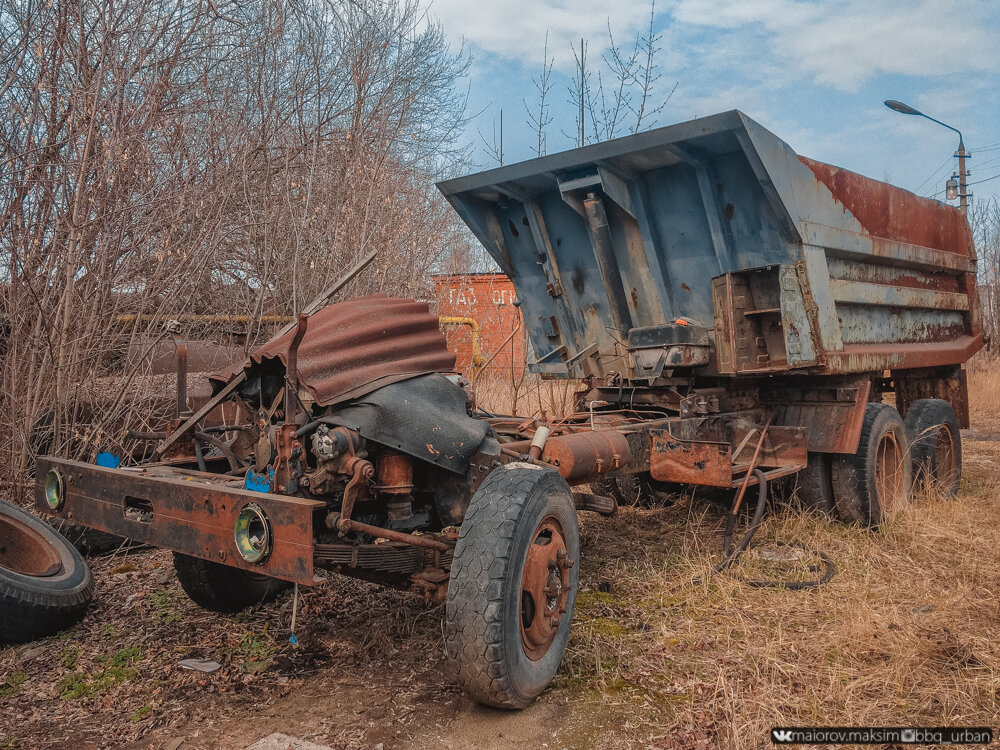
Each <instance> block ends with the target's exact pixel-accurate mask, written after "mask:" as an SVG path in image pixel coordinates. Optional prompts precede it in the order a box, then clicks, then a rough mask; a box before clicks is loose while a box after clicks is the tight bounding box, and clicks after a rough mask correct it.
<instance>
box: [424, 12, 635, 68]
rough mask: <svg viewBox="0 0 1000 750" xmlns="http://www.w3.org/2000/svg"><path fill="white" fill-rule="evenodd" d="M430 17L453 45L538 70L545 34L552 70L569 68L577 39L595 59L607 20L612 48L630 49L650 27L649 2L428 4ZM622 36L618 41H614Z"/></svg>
mask: <svg viewBox="0 0 1000 750" xmlns="http://www.w3.org/2000/svg"><path fill="white" fill-rule="evenodd" d="M429 8H430V15H431V16H432V17H436V18H437V19H438V20H439V21H441V23H442V24H443V25H444V29H445V32H446V33H447V34H448V36H449V38H450V39H452V40H456V41H457V40H458V39H461V38H464V39H465V40H467V41H469V42H472V43H473V44H475V45H476V46H477V47H479V48H481V49H484V50H486V51H488V52H492V53H494V54H496V55H499V56H501V57H503V58H506V59H509V60H518V61H520V62H523V63H525V64H527V65H541V63H542V59H543V58H542V50H543V46H544V43H545V32H546V31H548V34H549V57H550V58H555V62H556V67H557V68H558V69H559V70H563V71H567V70H572V68H573V47H577V48H578V47H579V44H580V39H581V37H582V38H584V39H586V40H587V42H588V52H587V54H588V56H590V57H591V59H596V57H597V56H598V55H600V54H601V52H603V51H604V50H605V49H607V47H608V19H609V17H610V19H611V29H612V31H613V32H614V33H615V35H616V40H615V41H616V43H618V44H622V43H625V42H627V43H628V44H631V41H632V39H634V37H635V34H636V33H637V32H641V30H642V29H643V28H644V27H645V26H646V24H648V23H649V8H650V5H649V0H617V2H614V3H613V4H609V3H608V2H607V1H606V0H537V1H536V2H532V1H531V0H513V1H511V0H492V1H486V2H483V1H482V0H471V1H470V0H432V1H431V2H430V3H429ZM618 37H620V38H618Z"/></svg>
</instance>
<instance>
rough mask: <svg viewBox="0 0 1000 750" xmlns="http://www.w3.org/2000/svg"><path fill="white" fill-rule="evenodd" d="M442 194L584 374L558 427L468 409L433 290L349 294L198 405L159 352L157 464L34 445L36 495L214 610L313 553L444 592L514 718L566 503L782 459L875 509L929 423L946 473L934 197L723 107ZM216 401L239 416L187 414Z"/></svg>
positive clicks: (950, 223) (941, 238) (714, 478)
mask: <svg viewBox="0 0 1000 750" xmlns="http://www.w3.org/2000/svg"><path fill="white" fill-rule="evenodd" d="M441 188H442V191H443V192H444V194H445V195H446V196H447V197H448V199H449V200H450V201H451V202H452V203H453V205H454V206H455V208H456V210H458V212H459V213H460V214H461V215H462V217H463V219H465V221H466V222H467V223H468V224H469V225H470V227H471V228H472V229H473V231H474V232H475V233H476V234H477V235H478V236H479V238H480V240H481V241H482V242H483V244H484V246H485V247H486V248H487V250H488V251H489V252H490V253H491V254H492V255H493V256H494V258H495V259H496V260H497V262H498V263H499V264H500V266H501V268H503V270H504V271H505V272H506V273H507V274H508V275H509V276H510V277H511V279H512V281H513V282H514V284H515V288H516V289H517V291H518V295H519V298H520V301H521V305H522V312H523V315H524V321H525V328H526V330H527V332H528V334H529V337H530V339H531V344H532V349H533V351H534V355H535V359H534V360H533V361H532V362H529V366H530V368H531V369H532V370H534V371H535V372H539V373H541V374H542V375H543V376H546V377H563V378H574V379H575V380H578V381H579V382H580V384H581V385H580V390H579V391H578V392H577V393H576V395H575V401H574V413H573V414H571V415H569V416H566V417H562V418H559V419H547V418H545V417H544V416H542V417H521V416H504V415H496V414H492V413H490V412H487V411H485V410H483V409H481V408H478V407H477V406H476V404H475V403H474V397H473V395H472V393H470V392H469V391H468V390H467V389H466V388H464V387H463V384H462V383H461V382H460V379H459V378H457V376H453V375H451V376H449V375H446V374H444V373H448V372H450V371H451V370H452V368H453V367H454V362H455V359H454V355H453V354H451V353H450V352H448V351H447V349H446V347H445V345H444V339H443V337H442V336H441V334H440V332H439V330H438V324H437V319H436V318H435V316H433V315H431V314H430V312H429V310H428V308H427V306H426V305H424V304H421V303H416V302H412V301H407V300H396V299H391V298H388V297H384V296H373V297H367V298H362V299H359V300H352V301H349V302H342V303H338V304H335V305H329V306H327V307H323V308H317V309H312V310H309V312H310V314H309V315H302V316H300V317H299V318H298V320H297V322H296V323H295V324H294V326H292V327H289V329H287V330H286V331H284V332H283V333H282V334H280V335H279V336H277V337H275V339H272V340H271V341H270V342H268V343H267V344H265V345H264V346H262V347H260V348H258V349H256V350H255V351H254V352H252V353H251V356H250V358H249V360H248V361H247V362H246V363H244V364H243V366H241V367H240V368H237V369H236V370H235V371H232V372H225V373H219V374H217V375H216V376H214V387H215V396H214V397H213V400H212V401H210V402H209V403H208V404H206V405H205V406H203V407H202V408H201V409H199V410H198V412H197V413H195V414H191V413H190V412H188V410H187V403H186V399H185V394H184V387H185V386H184V384H185V377H184V372H183V365H182V362H183V357H179V358H178V364H179V372H178V406H177V415H176V418H175V419H174V421H173V422H171V424H170V427H169V429H168V430H167V432H166V433H165V434H163V435H150V436H149V437H150V439H152V440H156V441H158V445H157V447H156V450H155V460H154V461H150V462H146V463H144V464H141V465H138V466H126V467H115V468H111V467H107V466H95V465H90V464H85V463H81V462H74V461H68V460H64V459H59V458H54V457H43V458H40V459H39V461H38V472H39V473H38V476H39V483H38V487H37V490H36V502H37V505H38V507H39V508H40V509H42V510H43V511H46V512H48V513H51V514H54V515H57V516H59V517H63V518H67V519H71V520H73V521H75V522H77V523H81V524H84V525H86V526H89V527H92V528H96V529H100V530H103V531H108V532H112V533H115V534H120V535H122V536H126V537H129V538H132V539H135V540H138V541H142V542H147V543H149V544H152V545H155V546H158V547H165V548H168V549H171V550H173V551H174V552H175V554H176V556H175V565H176V566H177V570H178V575H179V577H180V579H181V583H182V585H183V586H184V587H185V590H187V591H188V593H189V594H191V595H192V598H194V599H195V600H196V601H198V602H199V603H203V604H205V605H206V606H212V607H216V608H219V609H236V608H239V607H240V606H245V605H248V604H251V603H253V602H254V601H259V600H260V599H262V598H264V597H265V596H267V595H270V593H273V591H274V590H275V589H274V587H268V586H266V585H263V584H262V583H261V582H262V581H271V580H280V581H285V582H293V583H298V584H302V585H312V584H313V583H315V582H316V580H317V578H316V571H317V569H327V570H334V571H338V572H341V573H344V574H348V575H353V576H357V577H360V578H364V579H367V580H372V581H376V582H379V583H382V584H386V585H390V586H397V587H402V588H408V589H411V590H413V591H416V592H419V593H422V594H424V595H426V596H428V597H431V598H435V599H438V600H447V610H446V611H447V615H446V620H447V637H446V642H447V647H448V652H449V656H451V658H452V659H453V660H454V661H455V662H456V663H457V666H458V674H459V679H460V681H461V682H462V684H463V685H464V686H465V687H466V688H467V689H468V690H469V692H470V693H471V694H472V695H473V696H474V697H475V698H477V699H478V700H481V701H483V702H486V703H490V704H493V705H498V706H505V707H522V706H524V705H527V703H528V702H530V701H531V700H532V699H533V698H534V697H535V696H537V695H538V694H539V693H540V692H541V690H542V689H544V687H545V685H546V684H547V683H548V681H549V680H550V679H551V677H552V676H553V675H554V673H555V670H556V669H557V668H558V663H559V659H560V657H561V653H562V649H563V648H564V646H565V642H566V639H567V638H568V632H569V630H568V629H569V621H570V619H571V617H572V610H573V604H574V600H575V596H576V590H577V581H578V575H579V566H578V565H577V561H578V558H579V535H578V533H577V528H576V516H575V511H576V510H587V511H594V512H598V513H602V514H606V515H611V514H613V513H614V512H615V511H616V509H617V505H616V500H617V499H628V500H632V501H634V500H635V494H634V493H632V495H631V497H627V495H628V494H629V493H626V492H623V491H621V490H620V487H621V485H620V480H622V479H623V478H629V477H631V478H635V480H636V481H637V482H638V483H639V484H638V485H634V486H641V487H642V488H643V492H645V493H647V494H649V493H652V494H653V495H655V494H663V493H668V492H671V491H672V490H673V489H674V488H676V487H678V486H683V485H701V486H707V487H715V488H718V489H722V490H737V491H736V492H735V493H734V494H736V497H737V499H736V501H735V503H734V509H735V508H736V507H738V505H739V502H740V500H741V499H742V498H743V496H744V493H745V492H746V490H747V488H748V487H750V486H751V485H755V484H758V483H764V484H765V487H762V490H763V489H766V485H767V484H768V483H770V482H771V481H773V480H778V479H781V478H783V477H790V476H792V475H795V474H797V473H799V472H803V473H802V477H803V478H804V480H803V483H802V489H803V490H804V495H805V496H806V500H807V501H808V502H807V504H808V505H811V506H812V507H814V508H817V509H820V510H824V511H826V512H829V513H832V514H836V515H839V516H840V517H841V518H842V519H843V520H845V521H857V522H860V523H863V524H868V525H872V526H877V525H879V524H880V523H882V522H884V521H885V520H887V519H888V518H890V517H891V515H892V513H894V512H895V511H896V510H897V509H898V507H899V505H900V504H901V503H902V501H903V500H904V499H905V495H906V493H907V492H908V489H909V480H910V440H911V438H913V437H915V436H919V434H921V433H924V432H927V433H928V434H931V435H933V436H934V440H933V441H932V442H931V443H930V444H928V443H927V441H926V440H925V441H924V443H923V444H922V447H921V448H920V451H921V452H919V455H918V451H917V450H916V448H915V449H914V454H913V456H914V461H915V462H916V463H917V464H918V466H917V468H918V469H919V468H924V469H927V470H928V471H930V472H931V473H933V472H938V473H947V472H951V473H952V474H955V473H956V472H957V471H958V470H959V469H960V460H961V458H960V456H961V454H960V442H959V433H958V430H959V427H960V426H962V427H964V426H967V423H968V405H967V395H966V386H965V380H964V373H963V371H962V369H961V365H962V363H963V362H965V361H966V360H967V359H968V358H969V357H970V356H971V355H972V354H973V353H974V352H975V351H976V350H977V349H978V348H979V347H980V346H981V345H982V336H981V331H980V324H979V317H978V309H977V303H976V298H975V283H974V282H975V254H974V251H973V249H972V244H971V239H970V237H969V233H968V226H967V225H966V224H965V222H964V219H963V218H962V217H961V216H960V215H958V214H957V212H956V211H954V209H951V208H949V207H945V206H941V205H940V204H937V203H935V202H933V201H927V200H926V199H920V198H917V197H916V196H913V195H911V194H909V193H904V192H903V191H900V190H898V189H895V188H891V187H889V186H885V185H883V184H882V183H877V182H875V181H873V180H867V179H866V178H863V177H860V176H858V175H853V174H851V173H846V172H843V171H840V170H835V168H832V167H828V166H827V165H822V164H819V163H817V162H811V161H809V160H805V159H800V158H799V157H797V156H796V155H795V154H794V153H793V152H791V150H790V149H789V148H788V147H787V146H786V145H785V144H783V143H782V142H781V141H779V140H778V139H777V138H775V137H774V136H773V135H771V134H770V133H768V132H767V131H766V130H764V129H763V128H761V127H760V126H759V125H757V124H756V123H753V122H752V121H751V120H749V119H748V118H746V117H745V116H743V115H742V114H740V113H726V114H724V115H717V116H715V117H711V118H703V119H702V120H699V121H695V122H694V123H684V124H682V125H678V126H672V127H669V128H664V129H661V130H659V131H654V132H652V133H646V134H642V135H639V136H632V137H629V138H624V139H620V140H618V141H614V142H611V143H608V144H600V145H598V146H593V147H586V148H583V149H577V150H576V151H572V152H568V153H567V154H559V155H555V156H553V157H546V158H544V159H541V160H536V161H534V162H528V163H526V164H522V165H514V166H512V167H505V168H501V169H499V170H494V171H492V172H487V173H484V174H482V175H474V176H472V177H468V178H461V179H459V180H454V181H451V182H449V183H444V184H442V186H441ZM692 196H693V199H692ZM685 201H687V204H685V205H683V206H681V207H680V208H683V210H680V209H679V208H677V207H671V203H677V204H681V203H684V202H685ZM674 225H676V226H674ZM890 393H891V394H894V399H895V400H894V403H895V409H894V408H893V407H890V406H888V405H886V404H883V403H882V401H883V398H884V397H885V396H886V395H887V394H890ZM223 403H226V404H227V405H228V406H229V409H230V411H231V410H232V409H233V408H234V407H235V409H236V412H237V414H238V417H237V420H236V421H235V422H232V423H227V424H226V425H225V426H224V428H214V431H212V432H209V431H207V430H204V429H201V428H199V426H198V424H199V422H200V421H201V420H202V419H204V418H205V417H206V416H207V415H208V414H209V413H211V410H212V409H213V408H215V407H218V406H219V405H221V404H223ZM903 417H905V418H906V422H905V424H904V422H903ZM928 445H930V447H928ZM806 478H807V481H806ZM616 483H619V484H616ZM583 485H590V491H589V492H583V491H572V490H571V489H570V488H571V487H572V488H580V487H582V486H583ZM616 487H618V489H616ZM955 487H957V483H955V484H954V485H953V486H952V487H951V488H950V490H949V491H954V489H955ZM811 493H812V494H815V495H816V497H815V498H810V497H809V495H810V494H811ZM206 566H210V567H206ZM191 571H194V573H192V572H191ZM241 576H242V577H241ZM206 580H210V581H215V582H216V583H215V584H213V586H215V588H212V586H209V588H208V590H206V589H205V586H204V582H205V581H206ZM226 589H228V590H226ZM234 592H236V593H234ZM240 592H242V594H241V593H240Z"/></svg>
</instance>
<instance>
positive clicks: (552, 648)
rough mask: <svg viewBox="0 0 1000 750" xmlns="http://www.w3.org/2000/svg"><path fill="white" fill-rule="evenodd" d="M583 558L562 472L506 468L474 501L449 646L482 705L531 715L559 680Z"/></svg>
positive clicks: (452, 595) (460, 548) (464, 533)
mask: <svg viewBox="0 0 1000 750" xmlns="http://www.w3.org/2000/svg"><path fill="white" fill-rule="evenodd" d="M579 552H580V538H579V531H578V529H577V521H576V511H575V509H574V507H573V496H572V494H571V493H570V490H569V486H568V485H567V484H566V482H565V480H563V479H562V477H560V476H559V475H558V474H557V473H556V472H554V471H551V470H547V469H542V468H540V467H538V466H533V465H529V464H524V463H513V464H508V465H506V466H502V467H500V468H498V469H495V470H494V471H493V472H492V473H491V474H490V475H489V476H488V477H486V479H485V480H484V482H483V484H482V486H481V487H480V488H479V490H478V491H477V492H476V494H475V495H474V496H473V497H472V503H471V504H470V506H469V510H468V511H467V513H466V516H465V520H464V521H463V522H462V529H461V535H460V537H459V541H458V545H457V547H456V548H455V558H454V562H453V563H452V568H451V582H450V585H449V587H448V604H447V615H446V621H447V625H446V631H445V644H446V647H447V650H448V657H449V658H450V659H451V660H452V662H453V663H454V665H455V667H456V670H457V673H458V680H459V682H460V683H461V684H462V686H463V687H464V688H465V689H466V690H467V691H468V692H469V694H470V695H471V696H472V697H473V698H475V699H476V700H478V701H479V702H480V703H485V704H487V705H491V706H498V707H500V708H524V707H525V706H527V705H528V704H529V703H531V701H533V700H534V699H535V698H536V697H537V696H538V695H539V694H540V693H541V692H542V690H544V689H545V687H546V685H548V683H549V681H550V680H551V679H552V678H553V676H554V675H555V673H556V671H557V670H558V668H559V660H560V659H561V658H562V653H563V650H564V649H565V648H566V642H567V641H568V640H569V630H570V622H571V620H572V619H573V606H574V603H575V601H576V592H577V579H578V576H579V566H578V565H577V564H576V563H577V560H578V559H579Z"/></svg>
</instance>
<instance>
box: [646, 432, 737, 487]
mask: <svg viewBox="0 0 1000 750" xmlns="http://www.w3.org/2000/svg"><path fill="white" fill-rule="evenodd" d="M731 454H732V449H731V447H730V446H729V444H728V443H707V442H695V441H686V440H677V439H675V438H673V437H671V436H670V435H668V434H667V433H661V434H654V435H653V436H652V451H651V454H650V457H649V473H650V475H651V476H652V477H653V479H655V480H657V481H658V482H677V483H678V484H703V485H708V486H711V487H730V486H732V483H733V462H732V457H731Z"/></svg>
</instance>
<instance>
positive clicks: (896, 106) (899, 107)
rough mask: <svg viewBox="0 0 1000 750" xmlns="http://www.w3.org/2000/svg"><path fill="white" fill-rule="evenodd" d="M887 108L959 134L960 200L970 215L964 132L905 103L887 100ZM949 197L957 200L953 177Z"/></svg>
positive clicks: (950, 182)
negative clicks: (920, 118)
mask: <svg viewBox="0 0 1000 750" xmlns="http://www.w3.org/2000/svg"><path fill="white" fill-rule="evenodd" d="M885 106H887V107H888V108H889V109H892V110H895V111H896V112H900V113H902V114H904V115H919V116H920V117H926V118H927V119H928V120H930V121H931V122H936V123H937V124H938V125H943V126H944V127H946V128H948V130H954V131H955V132H956V133H958V153H957V154H955V155H956V156H957V157H958V199H959V205H961V207H962V214H966V213H968V203H967V201H968V198H969V194H968V193H967V192H966V190H965V177H966V172H965V157H966V156H968V154H966V153H965V142H964V141H963V140H962V131H961V130H959V129H958V128H953V127H952V126H951V125H949V124H948V123H945V122H941V121H940V120H935V119H934V118H933V117H931V116H930V115H925V114H924V113H923V112H921V111H920V110H919V109H914V108H913V107H911V106H910V105H909V104H903V102H897V101H896V100H895V99H886V100H885ZM947 197H948V199H949V200H954V199H955V178H954V176H952V178H951V179H950V180H948V182H947Z"/></svg>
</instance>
